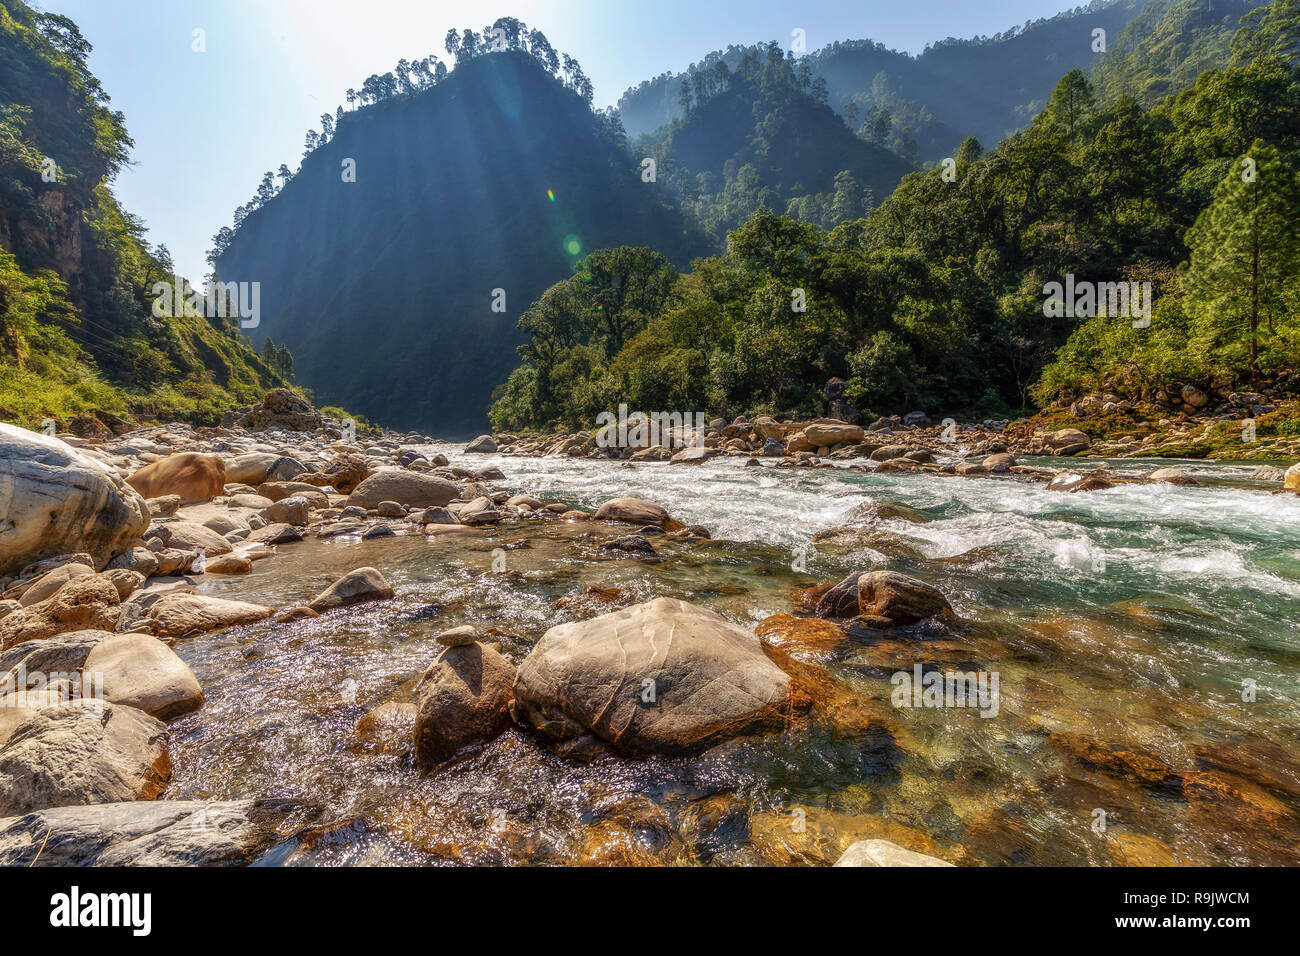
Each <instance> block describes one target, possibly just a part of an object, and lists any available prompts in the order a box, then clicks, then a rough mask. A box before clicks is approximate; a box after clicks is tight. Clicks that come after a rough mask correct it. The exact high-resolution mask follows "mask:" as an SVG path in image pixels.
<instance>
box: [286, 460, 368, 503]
mask: <svg viewBox="0 0 1300 956" xmlns="http://www.w3.org/2000/svg"><path fill="white" fill-rule="evenodd" d="M370 475H371V469H370V466H369V465H367V464H366V462H365V459H363V458H358V457H357V456H356V455H339V456H337V457H336V458H335V459H334V460H333V461H332V462H330V463H329V464H328V465H327V466H326V467H325V468H323V469H321V470H320V471H316V472H309V473H307V474H303V475H298V476H297V477H296V479H295V480H296V481H300V482H302V483H304V484H308V485H317V486H320V487H324V486H325V485H329V486H330V487H331V488H333V489H334V490H335V491H337V492H338V493H339V494H341V495H350V494H352V492H353V490H354V489H355V488H356V487H357V485H359V484H361V482H363V481H365V480H366V479H367V478H369V477H370Z"/></svg>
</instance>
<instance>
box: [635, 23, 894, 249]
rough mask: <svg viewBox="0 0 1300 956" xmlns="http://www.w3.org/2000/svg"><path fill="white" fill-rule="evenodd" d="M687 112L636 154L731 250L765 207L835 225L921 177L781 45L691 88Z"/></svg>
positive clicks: (752, 53) (685, 98)
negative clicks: (870, 135)
mask: <svg viewBox="0 0 1300 956" xmlns="http://www.w3.org/2000/svg"><path fill="white" fill-rule="evenodd" d="M682 105H683V108H684V110H685V114H684V115H683V117H682V118H680V119H678V120H674V121H673V122H672V123H670V124H669V125H668V126H667V127H665V128H664V129H663V130H662V131H660V133H659V135H657V136H653V137H643V138H642V140H641V141H639V142H638V143H637V144H636V145H637V152H643V153H647V154H652V155H653V156H654V157H655V159H656V161H657V163H658V166H659V168H661V169H662V170H665V171H666V173H667V177H668V181H669V182H670V183H671V184H672V185H673V187H674V190H675V192H676V193H677V195H678V196H679V197H680V199H681V200H682V202H683V204H684V205H685V208H686V210H687V211H688V213H690V214H691V215H692V216H693V217H694V218H695V220H696V221H697V222H699V223H700V224H701V225H702V227H703V228H704V229H705V230H706V231H707V232H708V233H709V235H710V236H711V238H712V239H713V241H714V244H715V248H718V249H720V248H722V246H723V243H724V241H725V237H726V233H727V231H728V230H731V229H734V228H736V227H737V226H738V225H740V223H741V222H743V221H744V220H745V219H747V218H748V217H749V216H750V215H751V214H752V213H753V212H755V211H756V210H757V209H759V208H760V207H767V208H772V209H780V210H785V209H787V207H788V208H790V210H791V212H792V213H793V214H795V215H798V216H799V217H800V218H802V219H806V220H809V221H812V222H815V223H818V224H821V225H826V226H828V227H829V226H831V225H834V224H835V223H839V222H843V221H845V220H848V219H856V218H858V217H859V216H862V215H864V214H865V213H866V212H867V211H868V210H869V209H870V208H871V206H872V205H873V203H874V200H875V198H876V197H883V196H887V195H888V194H889V193H890V192H892V191H893V189H894V187H895V186H897V185H898V182H899V180H900V179H902V178H903V176H904V175H905V174H907V173H908V172H910V171H911V170H912V164H910V163H908V162H907V161H905V160H904V159H902V158H901V157H899V156H898V155H897V154H895V153H893V152H891V151H890V150H888V149H886V148H885V147H884V146H883V145H881V144H876V143H868V142H866V141H864V140H862V139H859V138H858V137H857V136H855V135H854V134H853V132H852V130H850V129H849V128H848V126H846V125H845V124H844V121H843V120H842V119H841V117H840V116H839V115H837V114H836V113H835V111H834V110H832V109H831V108H830V107H829V106H828V105H827V103H826V89H825V85H824V84H822V83H819V82H817V81H816V80H814V78H813V76H812V73H811V71H810V70H809V69H808V66H807V64H806V63H797V62H796V60H795V58H794V56H793V55H792V54H788V53H786V52H785V51H783V50H782V49H781V47H780V46H779V45H778V44H776V43H770V44H768V45H767V46H766V47H763V48H761V49H754V50H748V51H746V52H745V53H744V55H742V56H741V58H740V60H739V61H738V62H737V64H736V68H735V70H734V71H733V70H731V69H730V68H728V67H727V65H726V63H725V62H723V61H718V62H716V63H715V64H714V65H713V67H712V68H711V69H710V70H709V71H708V72H706V73H701V74H698V75H697V76H696V78H695V81H694V82H693V83H692V84H691V87H690V89H684V90H683V94H682Z"/></svg>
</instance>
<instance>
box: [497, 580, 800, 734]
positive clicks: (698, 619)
mask: <svg viewBox="0 0 1300 956" xmlns="http://www.w3.org/2000/svg"><path fill="white" fill-rule="evenodd" d="M790 689H791V684H790V678H789V677H788V676H787V675H786V674H785V673H784V672H783V671H781V670H780V669H779V668H777V667H776V665H775V664H773V663H772V662H771V661H770V660H769V659H768V657H767V656H766V655H765V654H764V653H763V648H762V644H761V643H760V641H759V639H758V638H757V637H755V636H754V635H753V634H752V633H750V632H749V631H747V630H745V629H744V628H742V627H739V626H737V625H735V624H732V623H731V622H730V621H728V620H727V619H726V618H724V617H722V616H721V615H719V614H716V613H714V612H713V611H710V610H707V609H705V608H701V607H696V606H695V605H692V604H687V603H686V602H685V601H678V600H674V599H671V598H657V599H656V600H653V601H650V602H647V603H645V604H637V605H634V606H633V607H629V608H625V609H623V610H621V611H615V612H613V613H611V614H605V615H603V616H601V617H597V618H593V619H592V620H589V621H575V622H572V623H569V624H561V625H558V626H557V627H553V628H551V629H550V630H549V631H547V632H546V634H545V635H543V636H542V639H541V640H540V641H539V642H538V643H537V644H536V646H534V648H533V650H532V652H531V653H529V655H528V656H527V657H526V658H525V659H524V662H523V664H521V665H520V667H519V673H518V676H517V677H516V679H515V687H514V697H515V716H516V717H517V718H518V719H520V720H521V722H524V723H527V724H529V725H531V726H532V727H534V728H535V729H537V730H538V731H540V732H541V733H542V734H544V735H546V736H547V737H550V738H551V739H552V740H555V741H558V742H562V743H571V742H573V741H575V740H577V739H578V738H580V737H582V736H584V735H586V734H593V735H595V736H596V737H598V738H600V739H601V740H604V741H606V742H607V743H609V744H612V745H613V746H614V747H615V748H617V749H619V750H622V751H625V752H627V753H633V754H642V753H683V752H690V751H694V750H698V749H702V748H705V747H709V746H712V745H713V744H715V743H718V742H720V741H722V740H725V739H727V738H729V737H733V736H736V735H738V734H743V733H747V732H751V731H759V730H765V729H773V728H777V727H780V726H782V725H783V723H784V721H785V718H786V709H787V708H788V706H789V701H790Z"/></svg>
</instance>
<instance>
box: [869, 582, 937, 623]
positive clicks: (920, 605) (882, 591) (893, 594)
mask: <svg viewBox="0 0 1300 956" xmlns="http://www.w3.org/2000/svg"><path fill="white" fill-rule="evenodd" d="M858 610H859V611H861V613H862V614H864V615H867V616H869V617H885V618H889V620H890V621H892V622H893V623H895V624H915V623H917V622H918V621H924V620H926V619H928V618H932V617H939V618H945V619H946V618H950V617H952V607H951V605H949V604H948V599H947V598H945V597H944V596H943V592H942V591H940V590H939V589H938V588H936V587H933V586H932V585H929V584H926V583H925V582H924V581H918V580H917V579H916V578H912V577H908V576H907V575H906V574H899V573H898V572H897V571H868V572H867V573H866V574H863V575H861V576H860V577H859V578H858Z"/></svg>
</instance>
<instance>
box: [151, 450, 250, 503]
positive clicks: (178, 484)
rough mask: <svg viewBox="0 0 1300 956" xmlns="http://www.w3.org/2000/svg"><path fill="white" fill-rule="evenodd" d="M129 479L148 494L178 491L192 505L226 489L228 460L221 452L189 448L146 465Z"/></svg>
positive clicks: (159, 494) (177, 493) (154, 495)
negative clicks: (198, 450)
mask: <svg viewBox="0 0 1300 956" xmlns="http://www.w3.org/2000/svg"><path fill="white" fill-rule="evenodd" d="M126 481H127V484H129V485H130V486H131V487H132V488H134V489H135V490H136V491H138V492H140V494H142V495H144V497H146V498H159V497H162V496H163V495H179V496H180V499H181V502H182V503H183V504H187V505H191V504H196V503H197V502H200V501H210V500H211V499H213V498H215V497H217V496H218V495H221V494H224V493H225V490H226V463H225V462H224V461H222V460H221V456H220V455H203V454H200V453H198V452H192V451H187V452H182V453H181V454H179V455H168V456H167V457H166V458H164V459H162V460H161V461H155V462H153V463H152V464H149V465H145V466H144V467H143V468H141V469H140V470H139V471H137V472H136V473H135V474H134V475H132V476H131V477H130V478H128V479H127V480H126Z"/></svg>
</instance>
